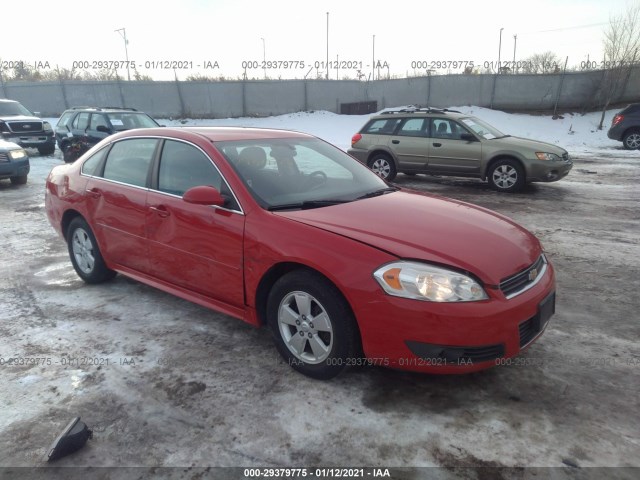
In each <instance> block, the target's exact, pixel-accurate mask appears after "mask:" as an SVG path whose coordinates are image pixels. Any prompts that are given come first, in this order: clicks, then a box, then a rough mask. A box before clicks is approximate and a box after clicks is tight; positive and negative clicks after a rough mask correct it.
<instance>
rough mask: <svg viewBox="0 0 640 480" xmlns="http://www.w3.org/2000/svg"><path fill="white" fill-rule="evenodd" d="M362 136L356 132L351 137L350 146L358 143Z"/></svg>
mask: <svg viewBox="0 0 640 480" xmlns="http://www.w3.org/2000/svg"><path fill="white" fill-rule="evenodd" d="M361 138H362V135H360V134H359V133H356V134H355V135H354V136H353V137H351V146H352V147H353V146H355V144H356V143H358V142H359V141H360V139H361Z"/></svg>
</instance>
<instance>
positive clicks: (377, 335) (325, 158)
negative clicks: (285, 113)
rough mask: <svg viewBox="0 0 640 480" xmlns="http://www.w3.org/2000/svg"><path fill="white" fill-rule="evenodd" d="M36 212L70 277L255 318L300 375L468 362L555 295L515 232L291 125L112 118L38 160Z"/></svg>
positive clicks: (538, 253)
mask: <svg viewBox="0 0 640 480" xmlns="http://www.w3.org/2000/svg"><path fill="white" fill-rule="evenodd" d="M46 210H47V215H48V217H49V221H50V222H51V224H52V225H53V227H54V228H55V229H56V230H57V231H58V232H59V233H60V235H61V236H62V237H63V238H64V239H65V240H66V242H67V244H68V248H69V255H70V257H71V262H72V263H73V266H74V268H75V270H76V272H77V273H78V275H79V276H80V277H81V278H82V279H83V280H84V281H85V282H87V283H100V282H104V281H106V280H109V279H111V278H112V277H113V276H114V275H115V274H116V272H118V273H121V274H124V275H127V276H129V277H132V278H134V279H136V280H139V281H140V282H143V283H146V284H149V285H152V286H154V287H157V288H159V289H162V290H165V291H167V292H170V293H172V294H175V295H177V296H179V297H182V298H185V299H188V300H191V301H193V302H196V303H198V304H200V305H204V306H206V307H210V308H212V309H214V310H217V311H220V312H223V313H226V314H228V315H231V316H234V317H237V318H239V319H242V320H244V321H245V322H248V323H250V324H253V325H256V326H260V325H268V326H269V328H270V329H271V331H272V333H273V336H274V339H275V343H276V346H277V348H278V350H279V352H280V353H281V354H282V356H283V357H284V358H285V359H286V360H287V361H288V362H289V364H290V365H291V366H292V367H293V368H294V369H296V370H298V371H300V372H302V373H304V374H306V375H309V376H311V377H314V378H322V379H326V378H331V377H333V376H335V375H337V374H338V373H340V372H341V371H342V370H343V369H344V368H345V367H347V366H349V365H362V364H371V365H382V366H388V367H391V368H398V369H405V370H414V371H423V372H432V373H463V372H470V371H476V370H481V369H485V368H488V367H491V366H493V365H496V364H499V363H501V362H502V361H504V359H505V358H508V357H512V356H514V355H517V354H518V353H519V352H520V351H521V350H522V349H523V348H525V347H526V346H528V345H529V344H530V343H531V342H533V341H534V340H535V339H536V338H537V337H538V336H539V335H540V334H541V333H542V332H543V330H544V329H545V327H546V325H547V322H548V320H549V318H550V317H551V316H552V315H553V313H554V310H555V293H554V292H555V278H554V272H553V268H552V267H551V264H550V263H549V262H548V260H547V259H546V258H545V255H544V254H543V252H542V248H541V246H540V243H539V241H538V240H537V239H536V238H535V237H534V236H533V235H532V234H531V233H529V232H528V231H527V230H525V229H524V228H522V227H521V226H519V225H517V224H516V223H514V222H513V221H511V220H509V219H508V218H506V217H504V216H501V215H499V214H497V213H494V212H492V211H489V210H486V209H483V208H480V207H477V206H474V205H470V204H467V203H463V202H458V201H454V200H448V199H444V198H440V197H437V196H434V195H428V194H423V193H416V192H410V191H407V190H403V189H399V188H397V187H394V186H392V185H390V184H388V183H386V182H385V181H383V180H382V179H380V178H379V177H378V176H377V175H375V174H374V173H373V172H371V171H370V170H369V169H367V168H366V167H365V166H363V165H361V164H360V163H359V162H358V161H357V160H355V159H354V158H352V157H350V156H349V155H347V154H346V153H344V152H343V151H341V150H340V149H338V148H336V147H334V146H332V145H330V144H328V143H326V142H324V141H322V140H320V139H318V138H316V137H314V136H312V135H307V134H303V133H297V132H290V131H282V130H266V129H254V128H158V129H140V130H133V131H127V132H123V133H120V134H116V135H114V136H110V137H108V138H107V139H105V140H103V141H102V142H101V143H99V144H98V145H96V146H95V147H93V148H92V149H91V150H90V151H89V152H87V153H86V154H85V155H83V156H82V157H81V158H80V159H79V160H78V161H76V162H75V163H73V164H69V165H60V166H57V167H55V168H54V169H53V170H52V171H51V173H50V174H49V177H48V179H47V185H46Z"/></svg>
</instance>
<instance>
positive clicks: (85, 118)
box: [71, 112, 90, 130]
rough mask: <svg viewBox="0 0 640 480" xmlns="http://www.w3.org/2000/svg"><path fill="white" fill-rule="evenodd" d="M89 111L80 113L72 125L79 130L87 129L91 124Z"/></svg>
mask: <svg viewBox="0 0 640 480" xmlns="http://www.w3.org/2000/svg"><path fill="white" fill-rule="evenodd" d="M89 115H90V114H89V113H87V112H82V113H79V114H78V116H77V117H76V118H75V119H74V120H73V123H72V124H71V126H72V127H73V128H76V129H78V130H86V129H87V127H88V126H89Z"/></svg>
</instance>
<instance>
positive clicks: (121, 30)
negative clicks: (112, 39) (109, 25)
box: [114, 27, 131, 81]
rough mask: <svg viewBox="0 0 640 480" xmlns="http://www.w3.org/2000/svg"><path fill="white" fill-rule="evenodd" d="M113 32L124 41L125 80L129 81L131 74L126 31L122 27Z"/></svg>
mask: <svg viewBox="0 0 640 480" xmlns="http://www.w3.org/2000/svg"><path fill="white" fill-rule="evenodd" d="M114 32H118V33H119V34H120V36H121V37H122V39H123V40H124V56H125V58H126V60H127V80H129V81H131V74H130V73H129V51H128V50H127V45H128V44H129V40H127V30H126V29H125V28H124V27H122V28H118V29H116V30H114Z"/></svg>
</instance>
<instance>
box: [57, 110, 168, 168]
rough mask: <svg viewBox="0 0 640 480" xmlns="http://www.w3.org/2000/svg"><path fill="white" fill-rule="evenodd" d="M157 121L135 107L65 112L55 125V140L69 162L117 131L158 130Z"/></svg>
mask: <svg viewBox="0 0 640 480" xmlns="http://www.w3.org/2000/svg"><path fill="white" fill-rule="evenodd" d="M158 126H159V125H158V122H156V121H155V120H154V119H153V118H151V117H150V116H149V115H147V114H146V113H144V112H139V111H138V110H136V109H135V108H122V107H100V108H99V107H74V108H71V109H69V110H66V111H65V112H64V113H63V114H62V115H61V116H60V119H59V120H58V123H57V125H56V141H57V142H58V147H59V148H60V150H62V153H63V156H64V160H65V161H66V162H69V161H73V160H75V159H76V158H78V157H79V156H80V155H82V154H83V153H84V152H85V151H87V150H88V149H89V148H91V147H92V146H93V145H95V144H96V143H98V142H99V141H100V140H103V139H105V138H107V137H108V136H109V135H112V134H114V133H116V132H122V131H124V130H131V129H133V128H149V127H151V128H152V127H158Z"/></svg>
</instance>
